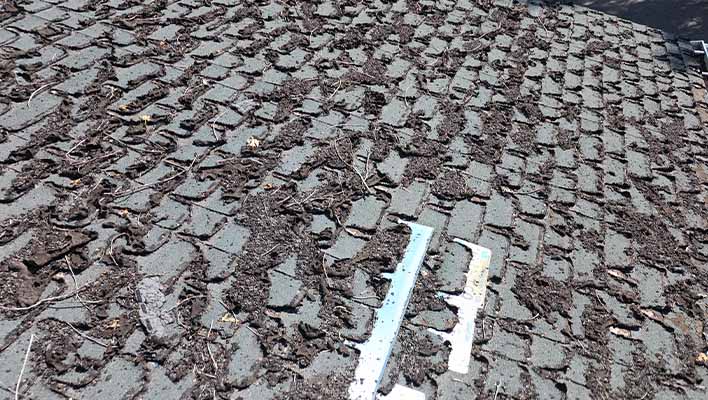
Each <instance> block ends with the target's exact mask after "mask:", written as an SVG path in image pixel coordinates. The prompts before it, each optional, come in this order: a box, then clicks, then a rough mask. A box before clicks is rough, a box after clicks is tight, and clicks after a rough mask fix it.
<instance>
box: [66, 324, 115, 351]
mask: <svg viewBox="0 0 708 400" xmlns="http://www.w3.org/2000/svg"><path fill="white" fill-rule="evenodd" d="M65 323H66V324H67V325H69V328H71V330H73V331H74V332H76V334H77V335H79V336H81V337H82V338H84V339H86V340H88V341H89V342H93V343H96V344H97V345H99V346H101V347H105V348H109V347H111V346H110V345H108V344H105V343H103V342H102V341H100V340H98V339H96V338H92V337H91V336H89V335H87V334H85V333H83V332H81V331H80V330H78V329H76V328H75V327H74V325H71V324H70V323H68V322H65Z"/></svg>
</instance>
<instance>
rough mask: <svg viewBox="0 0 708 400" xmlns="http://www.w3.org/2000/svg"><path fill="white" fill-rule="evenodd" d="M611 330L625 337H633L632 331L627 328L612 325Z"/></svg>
mask: <svg viewBox="0 0 708 400" xmlns="http://www.w3.org/2000/svg"><path fill="white" fill-rule="evenodd" d="M610 332H611V333H613V334H615V335H617V336H622V337H625V338H627V339H631V338H632V332H630V331H628V330H627V329H622V328H618V327H616V326H611V327H610Z"/></svg>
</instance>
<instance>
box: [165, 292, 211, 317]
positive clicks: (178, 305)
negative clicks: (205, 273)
mask: <svg viewBox="0 0 708 400" xmlns="http://www.w3.org/2000/svg"><path fill="white" fill-rule="evenodd" d="M205 297H207V296H206V295H203V294H200V295H195V296H189V297H187V298H185V299H182V300H180V301H179V302H178V303H177V304H175V305H174V306H172V307H170V308H168V309H167V310H165V312H166V313H168V312H170V311H172V310H174V309H176V308H179V307H180V306H181V305H182V304H184V303H186V302H188V301H190V300H194V299H201V298H205Z"/></svg>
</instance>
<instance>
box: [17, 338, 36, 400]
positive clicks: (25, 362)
mask: <svg viewBox="0 0 708 400" xmlns="http://www.w3.org/2000/svg"><path fill="white" fill-rule="evenodd" d="M32 342H34V333H32V334H30V340H29V344H28V345H27V352H25V361H23V362H22V369H20V376H18V377H17V385H16V386H15V400H19V398H20V384H22V374H24V373H25V368H26V367H27V360H28V359H29V355H30V350H32Z"/></svg>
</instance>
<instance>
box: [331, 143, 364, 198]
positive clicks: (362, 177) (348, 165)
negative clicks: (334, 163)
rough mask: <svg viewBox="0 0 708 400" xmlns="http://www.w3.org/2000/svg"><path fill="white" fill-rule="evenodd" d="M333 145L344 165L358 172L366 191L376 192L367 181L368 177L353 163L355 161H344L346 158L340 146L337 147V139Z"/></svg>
mask: <svg viewBox="0 0 708 400" xmlns="http://www.w3.org/2000/svg"><path fill="white" fill-rule="evenodd" d="M333 145H334V151H335V152H336V153H337V157H339V159H340V160H341V161H342V162H343V163H344V165H346V166H347V167H349V168H351V169H352V170H353V171H354V173H356V174H357V175H358V176H359V179H361V183H363V184H364V187H365V188H366V191H367V192H368V193H369V194H372V193H374V191H373V190H371V188H370V187H369V184H368V183H366V179H364V176H363V175H362V174H361V172H359V170H358V169H356V167H355V166H354V164H353V163H352V164H349V163H348V162H346V161H344V158H342V155H341V154H339V148H338V147H337V141H336V140H335V141H334V142H333Z"/></svg>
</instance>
